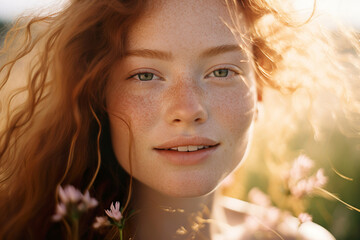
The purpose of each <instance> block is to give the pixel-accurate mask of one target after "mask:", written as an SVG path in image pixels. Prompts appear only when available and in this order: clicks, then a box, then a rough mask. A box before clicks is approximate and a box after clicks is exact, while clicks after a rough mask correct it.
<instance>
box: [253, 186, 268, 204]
mask: <svg viewBox="0 0 360 240" xmlns="http://www.w3.org/2000/svg"><path fill="white" fill-rule="evenodd" d="M248 198H249V201H250V202H252V203H254V204H257V205H260V206H263V207H268V206H270V205H271V201H270V198H269V196H268V195H266V194H265V193H263V192H262V191H261V190H260V189H258V188H256V187H254V188H252V189H251V190H250V192H249V194H248Z"/></svg>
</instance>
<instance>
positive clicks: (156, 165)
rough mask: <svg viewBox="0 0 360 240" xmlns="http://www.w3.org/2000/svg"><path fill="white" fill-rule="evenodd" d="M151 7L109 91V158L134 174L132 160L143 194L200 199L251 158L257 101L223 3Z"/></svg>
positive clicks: (164, 0) (186, 0)
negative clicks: (112, 156) (249, 150)
mask: <svg viewBox="0 0 360 240" xmlns="http://www.w3.org/2000/svg"><path fill="white" fill-rule="evenodd" d="M150 5H152V6H153V7H152V8H151V9H148V11H147V12H146V13H145V15H144V16H142V17H141V18H140V19H139V20H138V21H137V22H136V23H135V24H134V25H133V26H132V28H131V30H130V32H129V35H128V39H127V54H126V57H124V58H123V59H121V60H120V61H119V62H118V63H116V64H115V66H114V71H113V74H112V77H111V79H110V82H109V85H108V88H107V100H106V101H107V107H108V111H109V118H110V128H111V137H112V145H113V149H114V152H115V155H116V157H117V159H118V161H119V163H120V164H121V166H122V167H123V168H124V169H125V170H127V171H128V172H130V162H129V156H130V155H131V167H132V173H133V176H134V177H135V178H136V179H137V180H139V181H140V182H142V183H143V184H145V185H147V186H149V187H151V188H153V189H155V190H157V191H159V192H161V193H164V194H166V195H170V196H176V197H192V196H200V195H203V194H206V193H209V192H211V191H212V190H213V189H215V187H216V186H217V185H218V184H219V183H220V182H221V180H222V179H224V178H225V177H226V176H227V175H228V174H229V173H230V172H232V171H233V170H234V169H235V168H236V166H238V164H239V163H240V161H241V160H242V158H243V157H244V155H245V152H246V149H247V145H248V142H249V137H250V135H251V126H252V121H253V114H254V108H255V99H256V91H255V85H254V79H253V72H252V69H251V67H250V65H251V63H250V62H249V60H248V58H247V56H246V53H245V51H244V49H241V48H240V47H239V44H238V42H237V41H236V39H235V37H234V36H233V34H232V33H231V31H230V30H229V29H228V27H227V26H226V25H225V24H224V21H225V22H227V23H230V22H231V21H230V17H229V15H228V12H227V8H226V5H225V4H224V3H223V2H222V1H219V0H198V1H193V0H182V1H178V0H153V1H151V4H150ZM243 25H244V29H246V25H245V22H244V23H243ZM244 31H245V30H244ZM123 120H124V121H125V122H126V123H127V124H125V123H124V121H123ZM129 128H130V131H129ZM130 139H131V140H130ZM129 151H130V152H129Z"/></svg>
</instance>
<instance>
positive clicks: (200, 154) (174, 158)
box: [153, 136, 220, 166]
mask: <svg viewBox="0 0 360 240" xmlns="http://www.w3.org/2000/svg"><path fill="white" fill-rule="evenodd" d="M219 145H220V143H219V142H216V141H214V140H212V139H209V138H205V137H199V136H194V137H177V138H174V139H172V140H170V141H167V142H165V143H163V144H161V145H159V146H156V147H154V148H153V149H154V151H156V152H157V154H159V155H160V157H161V158H163V159H164V160H165V161H168V162H170V163H172V164H174V165H182V166H188V165H196V164H200V163H202V162H204V161H206V159H208V158H209V157H210V155H211V154H213V152H215V151H216V150H217V148H218V147H219ZM179 146H211V147H209V148H204V149H201V150H197V151H193V152H179V151H174V150H169V149H171V148H175V147H179Z"/></svg>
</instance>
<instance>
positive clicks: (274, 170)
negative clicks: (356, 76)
mask: <svg viewBox="0 0 360 240" xmlns="http://www.w3.org/2000/svg"><path fill="white" fill-rule="evenodd" d="M20 2H21V1H20ZM29 2H31V1H29ZM44 2H45V1H44ZM305 2H307V3H309V1H303V4H304V5H303V6H305V5H306V4H305ZM319 2H320V6H321V4H324V2H325V1H319ZM330 2H331V4H333V5H334V7H335V8H336V6H337V5H336V4H335V1H329V2H328V4H330ZM344 2H346V1H344ZM349 2H352V3H355V1H349ZM331 4H330V5H331ZM6 5H7V6H6V7H4V6H5V1H2V0H1V1H0V8H1V9H2V10H1V11H0V32H1V34H0V42H1V44H0V45H2V41H3V39H4V34H5V32H6V31H7V30H8V27H9V26H10V22H11V21H12V19H13V18H14V16H16V15H17V14H19V12H18V11H17V12H16V10H15V11H14V13H12V11H13V10H10V8H9V5H8V1H7V3H6ZM2 6H3V7H2ZM27 6H30V5H27ZM327 6H329V5H327ZM325 7H326V5H325ZM7 8H9V10H8V11H7V10H6V9H7ZM343 8H345V7H343ZM351 8H354V9H358V10H357V11H358V12H360V9H359V8H356V6H355V7H354V6H353V7H352V5H351V4H349V6H347V7H346V9H351ZM1 12H5V13H6V14H5V15H4V14H3V15H1ZM352 14H353V15H354V13H353V12H352ZM344 15H346V14H344ZM348 15H351V14H348ZM355 15H356V14H355ZM355 15H354V16H355ZM358 16H360V14H358ZM346 21H350V20H349V19H346ZM351 25H352V26H353V27H354V28H355V29H360V20H356V21H355V20H353V22H352V23H351ZM333 31H336V29H334V30H333ZM334 36H335V35H334ZM336 41H337V43H338V45H339V46H341V45H342V44H343V42H342V39H341V38H339V39H336ZM342 49H343V51H351V49H350V50H349V49H347V48H346V46H344V47H343V48H342ZM358 57H359V56H358ZM0 65H1V56H0ZM356 84H358V83H356ZM264 95H265V99H266V98H272V99H279V100H278V101H280V102H281V101H284V99H285V100H286V97H283V96H279V94H277V93H274V92H273V91H271V90H265V92H264ZM359 95H360V94H359ZM288 100H289V99H288ZM290 101H292V99H290ZM274 103H275V104H276V100H275V102H274V101H272V103H271V106H269V104H268V105H266V103H265V101H264V103H263V104H262V105H263V106H262V108H260V112H259V117H258V120H257V122H256V123H255V127H254V129H255V134H254V138H253V143H252V146H251V148H250V151H249V156H248V158H247V159H246V160H244V162H243V163H242V165H241V167H240V168H239V169H238V170H237V171H236V172H235V173H234V174H233V176H232V179H231V182H230V183H227V185H226V186H225V187H224V189H223V191H224V193H225V194H226V195H228V196H231V197H235V198H238V199H241V200H245V201H248V200H249V197H248V193H249V191H250V190H251V189H252V188H254V187H256V188H259V189H260V190H262V191H263V192H264V193H265V194H267V195H268V196H269V197H270V199H271V202H272V205H274V206H276V207H278V208H280V209H284V210H288V211H290V212H291V213H292V214H294V215H296V214H297V213H295V212H296V209H295V208H296V207H297V206H294V204H300V205H301V206H302V208H303V209H301V210H305V211H306V212H308V213H309V214H311V215H312V217H313V221H314V222H315V223H318V224H320V225H321V226H323V227H325V228H326V229H328V230H329V231H330V232H331V233H332V234H333V235H334V236H335V238H336V239H341V240H354V239H360V228H359V226H360V213H359V212H357V211H355V210H350V209H349V207H348V206H346V205H345V204H344V203H342V202H340V201H339V200H336V199H334V197H331V196H330V195H329V194H326V193H324V192H321V191H317V192H314V194H310V195H307V196H304V197H302V198H301V199H300V200H299V202H296V201H297V200H296V199H295V200H294V198H291V197H289V193H288V192H287V191H288V189H286V187H284V186H283V180H284V174H283V172H284V169H286V168H289V167H290V166H291V164H292V162H293V161H294V159H296V158H297V157H298V156H300V155H306V156H307V157H309V158H310V159H312V160H313V161H314V168H313V170H312V171H311V174H313V173H315V172H316V170H317V169H319V168H323V169H324V174H325V175H326V176H327V177H328V181H327V183H326V185H325V186H324V187H323V188H324V189H326V190H327V191H328V192H330V193H333V194H334V195H335V196H337V197H338V198H339V199H341V200H343V201H344V202H345V203H347V204H350V205H352V206H354V207H356V208H360V136H359V135H358V136H357V137H356V136H351V135H350V134H348V132H347V131H344V129H341V128H338V127H337V125H336V124H335V125H334V124H332V123H329V121H328V119H327V117H323V118H322V119H321V121H322V122H319V123H318V124H317V125H318V126H322V128H321V129H316V128H314V126H312V124H311V123H310V122H309V120H308V119H307V116H306V114H304V115H301V113H300V114H299V111H297V110H296V109H291V110H289V109H288V108H286V106H285V107H284V108H283V111H282V112H281V110H279V112H278V113H277V116H278V117H279V116H280V119H281V120H280V121H278V120H274V119H273V121H269V116H270V115H272V114H274V113H273V106H274ZM329 107H331V106H329ZM292 111H293V112H296V111H297V113H290V112H292ZM290 114H295V115H297V117H296V122H294V121H293V120H292V121H287V115H290ZM270 124H274V125H270ZM269 125H270V127H269ZM284 136H285V137H284ZM280 137H281V138H282V139H279V138H280ZM294 209H295V210H294Z"/></svg>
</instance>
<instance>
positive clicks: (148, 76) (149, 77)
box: [137, 73, 154, 81]
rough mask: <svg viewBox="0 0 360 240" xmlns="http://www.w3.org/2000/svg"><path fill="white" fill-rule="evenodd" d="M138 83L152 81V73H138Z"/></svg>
mask: <svg viewBox="0 0 360 240" xmlns="http://www.w3.org/2000/svg"><path fill="white" fill-rule="evenodd" d="M137 76H138V78H139V80H140V81H150V80H153V78H154V74H153V73H139V74H137Z"/></svg>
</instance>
